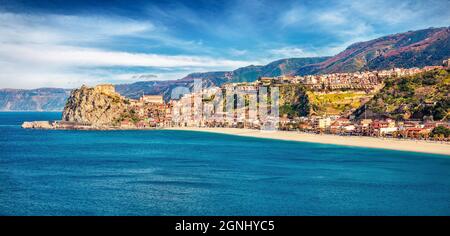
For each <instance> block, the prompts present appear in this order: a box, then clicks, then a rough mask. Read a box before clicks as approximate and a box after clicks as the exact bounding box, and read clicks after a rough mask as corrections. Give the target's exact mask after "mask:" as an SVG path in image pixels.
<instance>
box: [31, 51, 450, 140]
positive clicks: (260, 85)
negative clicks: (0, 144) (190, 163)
mask: <svg viewBox="0 0 450 236" xmlns="http://www.w3.org/2000/svg"><path fill="white" fill-rule="evenodd" d="M449 61H450V59H448V60H445V61H444V62H443V65H442V66H426V67H423V68H408V69H403V68H394V69H389V70H381V71H365V72H355V73H333V74H322V75H306V76H290V75H284V76H277V77H260V78H259V79H258V80H257V81H255V82H241V83H227V84H224V85H222V86H221V87H209V88H203V87H202V86H201V81H199V84H197V85H195V86H194V88H193V91H191V92H189V93H184V94H183V93H181V94H173V95H174V96H172V98H171V99H170V100H169V101H164V98H163V96H160V95H145V94H143V95H142V96H141V97H140V98H139V99H130V98H126V97H124V96H121V95H120V94H119V93H117V92H116V91H115V89H114V86H112V85H107V84H106V85H98V86H96V87H94V88H89V87H86V86H83V87H81V88H80V89H75V90H73V91H72V93H71V95H70V97H69V99H68V101H67V103H66V106H65V108H64V112H63V117H62V120H61V121H54V122H47V123H46V122H25V123H24V124H23V127H24V128H48V129H154V128H164V127H228V128H249V129H264V128H265V127H266V126H267V125H270V126H271V127H272V128H276V129H279V130H291V131H304V132H310V133H330V134H338V135H359V136H383V137H385V136H389V137H398V138H414V139H435V140H446V139H448V136H449V130H448V127H449V123H448V117H447V115H448V110H449V107H448V89H449V82H450V79H449V78H450V77H449V76H450V75H449ZM430 75H431V76H434V77H437V76H440V78H441V77H442V78H443V79H442V78H441V81H440V82H439V83H440V84H437V83H438V82H436V83H435V84H424V85H421V86H422V87H421V88H419V89H417V90H414V91H413V92H412V94H410V95H411V96H412V97H417V96H418V94H419V92H422V93H423V92H424V91H422V90H424V89H429V92H431V91H434V90H436V89H438V90H439V92H440V94H441V95H440V96H439V97H438V98H436V97H433V98H435V100H436V101H426V99H425V97H424V102H422V103H423V104H422V103H420V104H419V105H420V106H428V107H429V108H430V109H433V108H434V107H436V109H438V108H439V109H441V110H442V109H443V110H444V111H443V112H441V113H439V114H437V113H436V112H435V113H433V112H431V113H430V114H431V115H430V114H425V113H424V112H422V113H423V114H422V113H419V114H421V115H420V116H418V115H417V114H415V113H414V111H411V114H409V116H406V115H404V116H403V117H399V116H397V117H392V116H390V114H393V113H394V112H393V111H392V112H390V113H389V112H385V113H383V114H380V113H379V112H378V113H374V112H373V111H370V110H369V108H371V107H374V106H375V105H374V104H376V103H375V102H374V99H377V101H378V102H379V100H380V99H381V98H379V96H380V94H383V93H385V92H386V91H385V90H387V89H388V88H389V86H392V81H397V82H398V81H401V83H403V80H406V81H407V80H414V81H415V78H418V77H420V78H422V77H424V76H425V77H426V76H430ZM434 79H435V78H434ZM428 80H430V81H431V79H428ZM428 80H427V81H428ZM399 83H400V82H399ZM438 87H439V88H438ZM433 89H434V90H433ZM425 92H426V91H425ZM415 93H416V94H415ZM434 93H436V91H434ZM442 94H443V95H442ZM403 96H404V95H403ZM428 99H430V98H428ZM438 99H440V100H439V101H437V100H438ZM405 102H406V100H405ZM275 103H277V105H278V106H275ZM442 103H443V105H442ZM368 104H369V105H370V107H369V108H368ZM416 105H417V104H416ZM419 105H417V106H419ZM438 105H439V106H441V107H438ZM405 106H406V107H408V106H411V105H410V104H406V103H404V104H403V105H402V107H403V108H404V107H405ZM414 109H416V108H414ZM416 110H417V109H416ZM428 110H429V109H428ZM396 112H398V109H397V110H396ZM413 113H414V114H413ZM416 113H417V112H416ZM433 114H434V117H433Z"/></svg>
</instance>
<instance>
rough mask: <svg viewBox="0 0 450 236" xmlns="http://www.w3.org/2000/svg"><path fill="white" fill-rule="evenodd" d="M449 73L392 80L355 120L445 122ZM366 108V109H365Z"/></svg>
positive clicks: (434, 71) (357, 114)
mask: <svg viewBox="0 0 450 236" xmlns="http://www.w3.org/2000/svg"><path fill="white" fill-rule="evenodd" d="M449 92H450V70H449V69H447V70H442V69H441V70H439V69H436V70H433V71H429V72H424V73H421V74H417V75H414V76H406V77H401V78H397V77H392V78H390V79H387V80H386V81H385V86H384V88H383V89H382V90H381V91H380V92H379V93H378V94H377V95H375V96H374V97H373V98H372V99H371V100H370V101H369V102H368V103H367V104H366V106H365V107H364V106H363V107H361V108H360V109H358V110H357V111H356V112H355V115H356V116H357V117H362V116H363V115H364V114H365V115H366V116H367V117H374V118H375V117H390V118H395V119H400V120H401V119H427V118H428V119H431V118H432V119H434V120H448V114H449V112H450V100H449ZM366 109H367V110H366ZM365 112H366V113H365Z"/></svg>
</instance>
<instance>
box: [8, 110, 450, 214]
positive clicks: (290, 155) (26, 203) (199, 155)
mask: <svg viewBox="0 0 450 236" xmlns="http://www.w3.org/2000/svg"><path fill="white" fill-rule="evenodd" d="M60 116H61V114H60V113H50V112H46V113H33V112H9V113H0V215H450V158H449V157H448V156H439V155H428V154H417V153H408V152H399V151H386V150H378V149H366V148H353V147H341V146H335V145H324V144H311V143H298V142H286V141H274V140H264V139H256V138H245V137H235V136H229V135H219V134H211V133H197V132H188V131H56V130H50V131H45V130H24V129H21V128H20V124H21V123H22V122H23V121H30V120H51V119H59V118H60Z"/></svg>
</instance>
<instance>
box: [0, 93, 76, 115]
mask: <svg viewBox="0 0 450 236" xmlns="http://www.w3.org/2000/svg"><path fill="white" fill-rule="evenodd" d="M69 93H70V90H67V89H59V88H39V89H31V90H26V89H0V110H2V111H60V110H62V108H63V107H64V104H65V103H66V99H67V97H68V95H69Z"/></svg>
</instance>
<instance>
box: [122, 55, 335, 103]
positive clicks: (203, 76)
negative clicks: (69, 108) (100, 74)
mask: <svg viewBox="0 0 450 236" xmlns="http://www.w3.org/2000/svg"><path fill="white" fill-rule="evenodd" d="M328 58H329V57H312V58H288V59H281V60H277V61H274V62H271V63H269V64H267V65H265V66H255V65H250V66H246V67H241V68H239V69H236V70H234V71H217V72H205V73H192V74H189V75H187V76H186V77H184V78H182V79H179V80H170V81H144V82H136V83H132V84H120V85H116V90H117V91H118V92H119V93H120V94H122V95H123V96H126V97H130V98H138V97H140V96H141V95H142V94H161V95H164V98H165V99H166V100H168V99H169V98H170V97H171V93H172V90H173V89H175V88H176V87H188V88H192V86H193V83H194V80H195V79H200V80H202V82H203V86H205V87H211V86H221V85H222V84H224V83H230V82H231V83H235V82H252V81H255V80H257V79H258V78H259V77H261V76H267V77H272V76H279V75H285V74H294V73H295V71H296V70H297V69H298V68H299V67H301V66H305V65H309V64H311V63H319V62H322V61H324V60H326V59H328Z"/></svg>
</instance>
